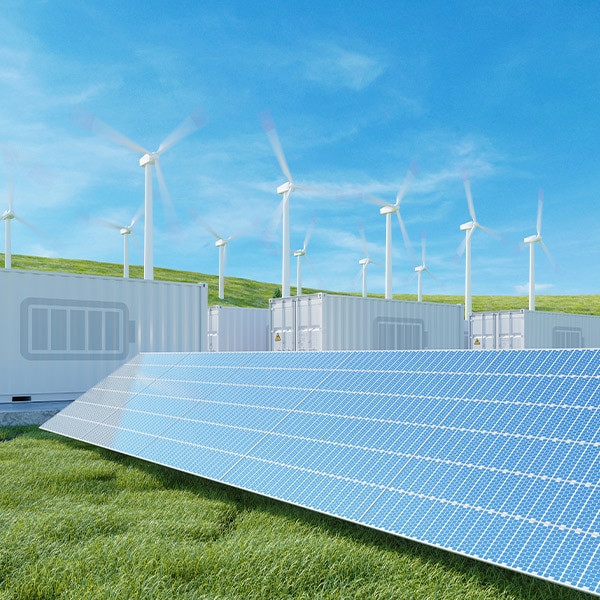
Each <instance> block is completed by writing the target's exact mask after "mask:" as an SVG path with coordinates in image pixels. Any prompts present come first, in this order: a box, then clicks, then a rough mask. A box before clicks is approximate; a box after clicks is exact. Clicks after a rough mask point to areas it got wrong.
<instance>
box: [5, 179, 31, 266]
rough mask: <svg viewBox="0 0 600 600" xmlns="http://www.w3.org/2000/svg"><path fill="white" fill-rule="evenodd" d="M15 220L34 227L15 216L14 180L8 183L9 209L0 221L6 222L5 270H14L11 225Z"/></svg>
mask: <svg viewBox="0 0 600 600" xmlns="http://www.w3.org/2000/svg"><path fill="white" fill-rule="evenodd" d="M13 219H16V220H17V221H21V223H23V224H24V225H27V226H28V227H32V225H30V224H29V223H28V222H27V221H25V219H22V218H21V217H19V216H18V215H16V214H15V211H14V206H13V183H12V179H10V178H9V181H8V206H7V209H6V210H5V211H4V212H3V213H2V215H0V220H2V221H4V268H5V269H10V268H12V240H11V223H12V221H13Z"/></svg>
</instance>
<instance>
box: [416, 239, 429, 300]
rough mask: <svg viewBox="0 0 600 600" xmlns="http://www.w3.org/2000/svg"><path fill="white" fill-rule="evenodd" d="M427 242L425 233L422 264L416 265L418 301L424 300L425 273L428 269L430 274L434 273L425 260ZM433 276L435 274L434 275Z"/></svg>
mask: <svg viewBox="0 0 600 600" xmlns="http://www.w3.org/2000/svg"><path fill="white" fill-rule="evenodd" d="M426 242H427V238H426V237H425V234H423V237H422V238H421V264H420V265H419V266H418V267H415V272H416V273H417V301H418V302H422V301H423V273H424V272H425V271H427V273H429V274H430V275H432V273H431V271H430V270H429V269H428V268H427V263H426V262H425V245H426ZM432 276H433V275H432Z"/></svg>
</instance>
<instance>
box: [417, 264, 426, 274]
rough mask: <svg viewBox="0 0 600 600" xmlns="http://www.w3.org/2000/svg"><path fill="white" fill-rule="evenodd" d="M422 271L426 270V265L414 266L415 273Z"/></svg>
mask: <svg viewBox="0 0 600 600" xmlns="http://www.w3.org/2000/svg"><path fill="white" fill-rule="evenodd" d="M423 271H427V267H426V266H425V265H419V266H418V267H415V273H422V272H423Z"/></svg>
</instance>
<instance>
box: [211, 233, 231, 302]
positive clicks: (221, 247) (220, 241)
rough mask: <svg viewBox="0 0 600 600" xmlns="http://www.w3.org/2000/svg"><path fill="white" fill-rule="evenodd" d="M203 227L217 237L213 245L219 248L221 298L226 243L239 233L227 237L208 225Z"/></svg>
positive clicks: (223, 289) (223, 294)
mask: <svg viewBox="0 0 600 600" xmlns="http://www.w3.org/2000/svg"><path fill="white" fill-rule="evenodd" d="M204 227H205V228H206V229H207V230H208V231H210V233H212V234H213V235H214V236H215V237H216V238H217V241H216V242H215V246H216V247H217V248H218V249H219V298H220V299H221V300H223V298H225V265H226V263H227V244H229V242H230V241H231V240H233V239H235V238H236V237H238V235H239V234H236V235H230V236H229V237H228V238H225V237H223V236H222V235H220V234H218V233H217V232H216V231H215V230H214V229H213V228H212V227H210V226H209V225H204Z"/></svg>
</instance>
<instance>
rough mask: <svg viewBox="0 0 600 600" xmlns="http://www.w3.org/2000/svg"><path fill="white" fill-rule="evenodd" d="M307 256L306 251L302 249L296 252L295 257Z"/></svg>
mask: <svg viewBox="0 0 600 600" xmlns="http://www.w3.org/2000/svg"><path fill="white" fill-rule="evenodd" d="M305 255H306V250H305V249H304V248H302V250H294V256H296V257H298V256H305Z"/></svg>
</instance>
